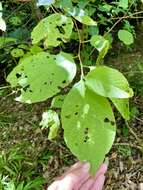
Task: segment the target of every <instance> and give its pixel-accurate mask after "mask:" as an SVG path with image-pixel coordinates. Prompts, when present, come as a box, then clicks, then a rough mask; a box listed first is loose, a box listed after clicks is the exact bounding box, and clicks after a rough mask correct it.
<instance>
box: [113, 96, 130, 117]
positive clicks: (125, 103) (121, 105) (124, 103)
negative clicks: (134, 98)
mask: <svg viewBox="0 0 143 190" xmlns="http://www.w3.org/2000/svg"><path fill="white" fill-rule="evenodd" d="M111 101H112V102H113V104H114V105H115V107H116V108H117V110H118V111H119V112H120V114H121V115H122V117H123V118H124V119H126V120H129V119H130V111H129V99H117V98H111Z"/></svg>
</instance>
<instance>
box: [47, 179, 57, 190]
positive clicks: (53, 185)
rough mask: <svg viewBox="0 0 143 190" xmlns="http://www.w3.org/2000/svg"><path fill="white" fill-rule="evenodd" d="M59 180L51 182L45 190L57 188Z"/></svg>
mask: <svg viewBox="0 0 143 190" xmlns="http://www.w3.org/2000/svg"><path fill="white" fill-rule="evenodd" d="M58 185H59V181H55V182H54V183H52V184H51V185H50V186H49V187H48V189H47V190H58Z"/></svg>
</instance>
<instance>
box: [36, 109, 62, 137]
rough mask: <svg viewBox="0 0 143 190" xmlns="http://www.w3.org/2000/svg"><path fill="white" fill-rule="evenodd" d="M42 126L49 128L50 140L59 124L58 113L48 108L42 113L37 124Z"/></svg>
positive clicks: (55, 134)
mask: <svg viewBox="0 0 143 190" xmlns="http://www.w3.org/2000/svg"><path fill="white" fill-rule="evenodd" d="M39 125H40V126H42V129H44V128H50V132H49V135H48V139H49V140H52V139H54V138H55V137H56V136H57V132H58V129H59V126H60V120H59V116H58V114H57V113H56V112H55V111H53V110H48V111H46V112H44V113H43V114H42V121H41V122H40V124H39Z"/></svg>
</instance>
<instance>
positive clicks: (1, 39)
mask: <svg viewBox="0 0 143 190" xmlns="http://www.w3.org/2000/svg"><path fill="white" fill-rule="evenodd" d="M16 41H17V39H15V38H4V37H0V48H3V46H5V45H7V44H8V43H12V42H13V43H16Z"/></svg>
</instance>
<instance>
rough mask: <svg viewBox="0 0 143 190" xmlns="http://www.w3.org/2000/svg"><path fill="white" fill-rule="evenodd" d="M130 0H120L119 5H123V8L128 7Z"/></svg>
mask: <svg viewBox="0 0 143 190" xmlns="http://www.w3.org/2000/svg"><path fill="white" fill-rule="evenodd" d="M128 4H129V2H128V0H120V1H119V7H122V8H123V9H127V8H128Z"/></svg>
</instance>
